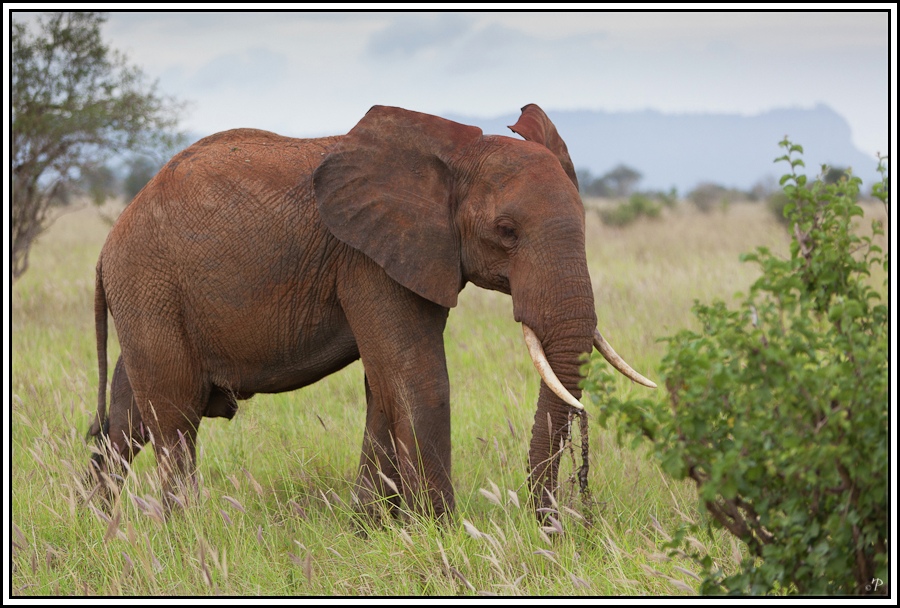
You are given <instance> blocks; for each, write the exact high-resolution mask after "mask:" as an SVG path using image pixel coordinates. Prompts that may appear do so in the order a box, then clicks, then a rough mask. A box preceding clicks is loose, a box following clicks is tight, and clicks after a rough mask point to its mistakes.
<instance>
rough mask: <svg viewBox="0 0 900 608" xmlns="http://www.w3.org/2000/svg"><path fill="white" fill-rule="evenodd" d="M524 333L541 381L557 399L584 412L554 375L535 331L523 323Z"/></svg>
mask: <svg viewBox="0 0 900 608" xmlns="http://www.w3.org/2000/svg"><path fill="white" fill-rule="evenodd" d="M522 333H524V334H525V345H526V346H527V347H528V354H530V355H531V361H532V362H533V363H534V367H535V368H536V369H537V371H538V373H539V374H540V375H541V380H543V381H544V384H546V385H547V388H549V389H550V390H551V391H553V393H554V394H555V395H556V396H557V397H559V398H560V399H562V400H563V401H565V402H566V403H567V404H569V405H571V406H572V407H574V408H577V409H579V410H583V409H584V406H583V405H581V402H579V401H578V399H576V398H575V397H573V396H572V393H570V392H569V391H568V390H567V389H566V387H565V386H563V383H562V382H560V381H559V378H557V377H556V374H554V373H553V368H551V367H550V362H549V361H547V355H545V354H544V347H542V346H541V341H540V340H538V337H537V335H536V334H535V333H534V331H532V329H531V328H530V327H528V326H527V325H525V324H524V323H522Z"/></svg>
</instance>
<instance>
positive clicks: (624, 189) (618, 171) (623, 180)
mask: <svg viewBox="0 0 900 608" xmlns="http://www.w3.org/2000/svg"><path fill="white" fill-rule="evenodd" d="M642 177H643V175H641V173H640V171H637V170H635V169H632V168H631V167H629V166H627V165H621V164H620V165H616V167H614V168H613V169H611V170H610V171H609V172H607V173H606V175H604V176H603V178H602V179H603V181H604V182H605V183H606V184H607V185H608V186H609V188H610V189H611V190H612V192H613V195H614V196H618V197H625V196H628V195H630V194H631V192H632V190H633V189H634V187H635V186H636V185H637V183H638V182H639V181H641V178H642Z"/></svg>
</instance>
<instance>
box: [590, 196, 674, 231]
mask: <svg viewBox="0 0 900 608" xmlns="http://www.w3.org/2000/svg"><path fill="white" fill-rule="evenodd" d="M661 210H662V206H661V205H660V204H659V203H657V202H655V201H654V200H653V199H652V198H650V197H649V196H647V195H645V194H639V193H636V194H632V195H631V197H630V198H629V199H628V202H626V203H620V204H618V205H616V206H615V207H613V208H612V209H599V210H598V211H597V213H599V214H600V221H602V222H603V223H604V224H606V225H607V226H619V227H621V226H627V225H628V224H631V223H632V222H634V221H635V220H637V219H639V218H641V217H649V218H656V217H659V213H660V211H661Z"/></svg>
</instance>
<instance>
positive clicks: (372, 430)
mask: <svg viewBox="0 0 900 608" xmlns="http://www.w3.org/2000/svg"><path fill="white" fill-rule="evenodd" d="M365 383H366V430H365V432H364V433H363V447H362V456H361V457H360V460H359V474H358V475H357V478H356V488H355V490H354V495H355V498H356V502H357V504H358V507H359V509H360V510H361V511H362V512H364V513H366V514H367V515H368V516H369V517H371V518H372V519H374V520H379V519H380V516H381V514H382V513H383V512H384V510H383V509H382V507H385V508H386V510H387V512H388V513H390V514H391V515H396V514H397V512H398V511H397V510H398V508H399V507H400V496H401V494H402V487H403V482H402V481H401V480H400V471H399V470H398V468H397V452H396V450H395V449H394V438H393V436H392V434H391V426H390V423H389V422H388V418H387V416H386V415H385V412H384V409H383V408H382V407H381V406H380V404H379V403H376V402H375V401H374V400H373V398H372V389H371V388H370V387H369V378H368V377H366V378H365Z"/></svg>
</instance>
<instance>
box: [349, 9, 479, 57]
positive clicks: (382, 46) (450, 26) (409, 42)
mask: <svg viewBox="0 0 900 608" xmlns="http://www.w3.org/2000/svg"><path fill="white" fill-rule="evenodd" d="M471 27H472V19H469V18H467V17H465V16H463V15H459V14H438V15H431V16H423V15H412V16H407V15H404V16H400V17H398V18H397V19H394V20H393V21H392V22H391V23H390V24H389V25H388V26H387V27H385V28H384V29H382V30H380V31H378V32H375V33H374V34H373V35H372V37H371V38H370V40H369V44H368V45H367V47H366V51H367V52H369V53H371V54H372V55H375V56H376V57H391V56H399V57H409V56H412V55H416V54H418V53H420V52H421V51H423V50H427V49H432V48H441V47H445V46H446V45H452V44H453V43H454V42H456V41H457V40H459V39H460V38H462V37H463V36H465V35H466V33H467V32H468V31H469V30H470V28H471Z"/></svg>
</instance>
